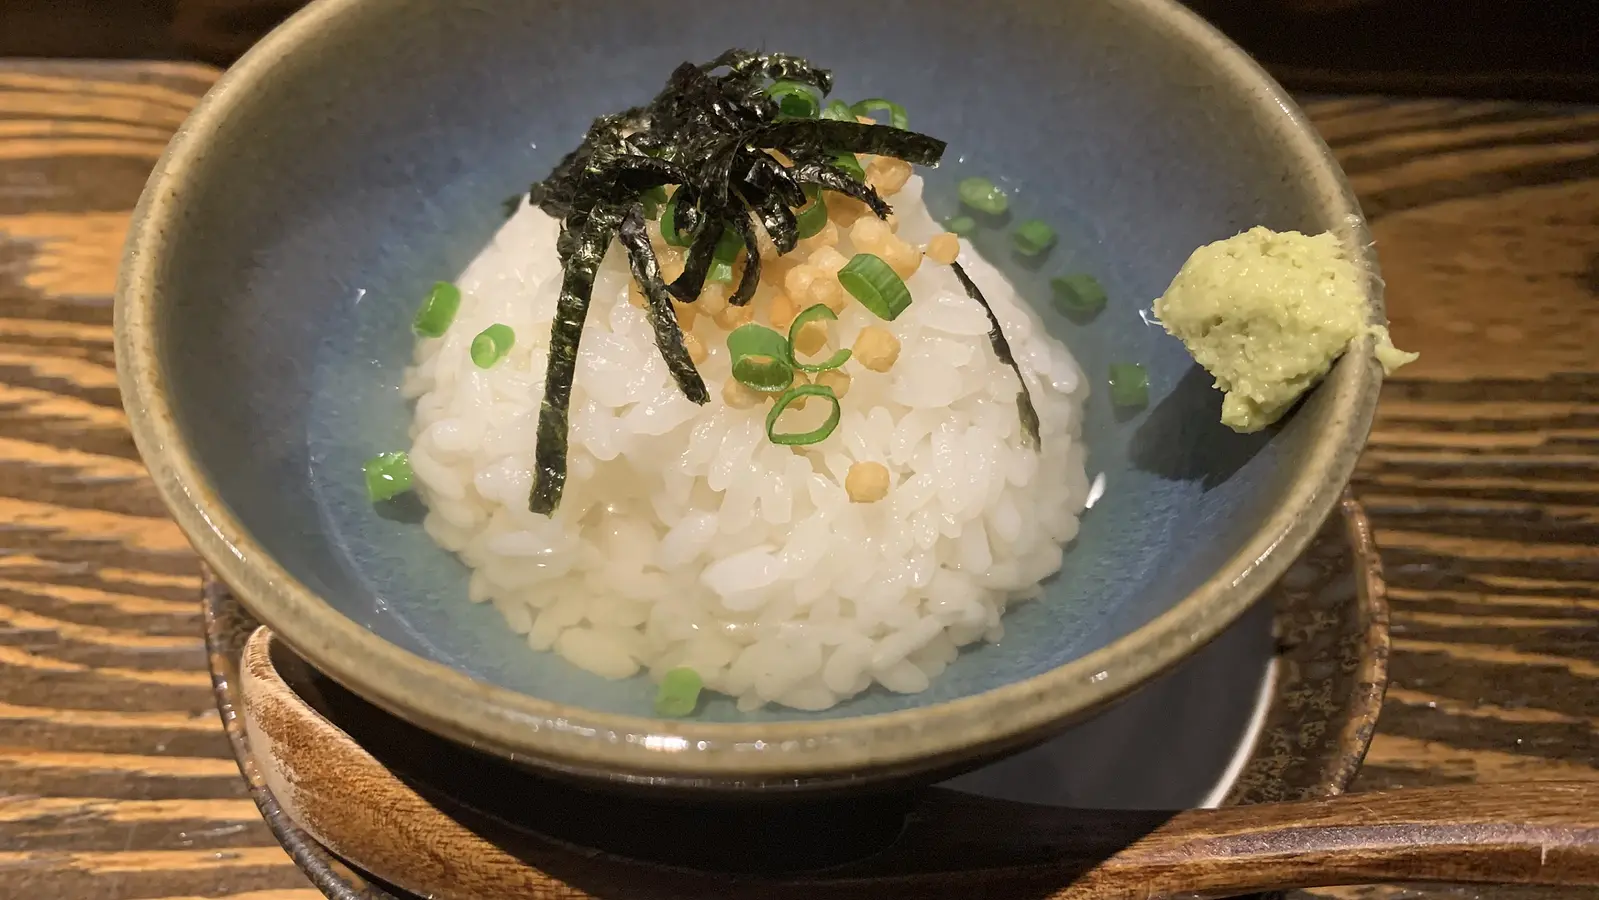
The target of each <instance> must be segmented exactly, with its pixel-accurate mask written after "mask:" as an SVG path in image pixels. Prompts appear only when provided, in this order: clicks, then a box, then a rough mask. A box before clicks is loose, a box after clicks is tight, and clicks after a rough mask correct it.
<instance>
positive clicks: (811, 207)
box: [794, 185, 827, 241]
mask: <svg viewBox="0 0 1599 900" xmlns="http://www.w3.org/2000/svg"><path fill="white" fill-rule="evenodd" d="M805 196H807V197H809V198H811V202H809V203H807V204H805V206H804V207H802V208H801V209H800V210H799V212H797V213H796V214H795V215H794V225H795V234H796V235H798V237H799V239H800V240H802V241H803V240H805V239H806V238H808V237H815V236H816V235H818V234H821V233H822V229H823V228H826V227H827V204H826V203H824V202H823V201H822V192H821V191H820V190H819V189H817V188H816V187H814V186H811V185H806V187H805Z"/></svg>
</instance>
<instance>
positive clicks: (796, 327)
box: [788, 303, 850, 372]
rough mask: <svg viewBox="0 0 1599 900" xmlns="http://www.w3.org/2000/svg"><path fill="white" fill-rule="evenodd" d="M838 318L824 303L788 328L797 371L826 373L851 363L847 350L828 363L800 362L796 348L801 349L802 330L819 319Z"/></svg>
mask: <svg viewBox="0 0 1599 900" xmlns="http://www.w3.org/2000/svg"><path fill="white" fill-rule="evenodd" d="M837 318H838V313H835V312H833V311H832V310H831V309H828V308H827V305H826V304H823V303H818V304H816V305H815V306H812V307H810V308H809V309H806V310H805V311H804V312H802V313H800V314H799V315H797V316H795V317H794V321H793V323H791V324H790V325H789V326H788V346H789V350H790V357H789V358H790V359H792V360H793V361H794V367H795V368H796V369H800V370H802V371H805V372H826V371H827V370H829V369H836V368H838V367H839V366H842V365H843V364H845V363H847V362H849V357H850V351H849V350H847V349H846V350H840V351H838V352H837V353H834V354H833V355H832V356H830V357H828V358H827V361H826V362H820V363H815V364H810V363H803V362H800V360H799V356H798V355H797V350H796V348H797V347H799V335H800V329H801V328H804V327H805V326H806V325H808V324H810V323H811V322H815V321H816V320H817V319H837Z"/></svg>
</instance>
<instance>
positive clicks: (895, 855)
mask: <svg viewBox="0 0 1599 900" xmlns="http://www.w3.org/2000/svg"><path fill="white" fill-rule="evenodd" d="M240 671H241V684H240V687H241V692H242V695H243V697H244V713H245V717H246V725H247V729H248V733H249V738H250V742H251V745H252V747H253V748H254V755H255V758H256V759H257V760H258V761H259V762H260V764H261V767H262V769H263V772H262V774H263V776H264V777H265V779H266V782H267V785H268V787H269V788H270V789H271V790H272V792H273V794H274V795H275V796H276V798H277V800H278V802H279V803H280V804H281V805H282V807H283V809H284V810H285V811H286V812H287V813H288V814H289V815H290V816H291V817H292V818H294V819H295V820H296V821H297V822H298V823H299V824H300V825H301V826H302V827H303V828H305V829H306V830H307V831H308V832H309V833H310V834H311V835H313V836H314V837H316V838H317V839H318V840H319V841H322V842H323V843H325V844H327V845H328V846H329V847H330V849H332V850H334V851H335V852H337V853H339V854H340V855H342V856H344V857H345V858H347V859H349V860H351V861H352V862H354V863H355V864H357V865H359V866H361V867H362V868H364V869H366V870H368V871H370V872H372V873H374V874H376V875H378V876H379V877H381V878H383V879H385V880H388V881H391V882H393V883H395V884H398V885H401V886H403V887H405V888H406V889H407V890H410V891H412V892H415V893H417V894H419V895H422V896H431V897H437V898H441V900H506V898H520V897H530V898H540V900H543V898H579V897H606V898H614V897H630V898H632V897H637V898H646V897H648V898H682V900H691V898H692V900H700V898H706V897H718V898H741V897H748V898H760V900H777V898H786V897H793V898H800V897H804V898H806V900H815V898H871V900H888V898H894V897H903V898H921V897H929V898H931V897H947V896H970V895H972V894H973V893H974V892H976V893H979V894H980V895H982V896H989V897H1026V898H1040V900H1042V898H1051V900H1078V898H1122V897H1126V898H1133V897H1137V898H1141V900H1148V898H1157V897H1166V896H1172V895H1178V894H1181V895H1183V896H1194V897H1221V896H1229V895H1234V894H1239V893H1247V892H1251V891H1260V890H1274V889H1286V888H1292V887H1310V886H1320V885H1333V884H1361V883H1368V882H1374V881H1444V882H1477V883H1502V884H1567V885H1599V784H1590V783H1581V782H1576V783H1566V782H1531V783H1524V784H1491V785H1473V786H1465V787H1450V788H1429V789H1418V790H1402V791H1392V792H1382V793H1365V794H1346V795H1343V796H1339V797H1334V798H1331V799H1326V800H1316V801H1309V802H1300V803H1273V804H1261V805H1255V806H1242V807H1232V808H1223V809H1199V810H1184V811H1179V812H1122V811H1115V812H1111V811H1091V810H1070V809H1059V808H1054V807H1041V806H1031V805H1027V804H1018V803H1006V802H1003V801H995V800H990V799H981V798H975V797H969V796H966V795H963V794H959V793H956V792H953V791H948V790H943V789H936V788H935V789H930V790H927V791H924V792H922V793H921V794H919V795H918V796H916V797H915V798H914V799H913V800H911V799H907V802H908V804H909V808H908V809H906V808H905V807H904V806H896V805H895V800H894V799H893V798H877V799H874V800H869V801H858V802H857V804H856V805H854V806H852V807H849V808H841V807H837V806H833V807H832V808H824V807H823V806H819V805H808V806H796V805H794V804H788V805H783V806H778V805H773V806H771V807H768V808H765V809H763V810H758V811H755V812H753V813H752V812H751V811H749V810H748V809H747V808H739V809H734V808H732V807H729V808H728V809H726V810H723V811H721V812H720V813H717V812H716V811H709V812H707V811H703V810H702V811H699V812H697V813H692V814H689V815H688V816H686V817H685V816H683V815H675V814H674V807H673V806H672V805H671V804H659V805H653V806H649V805H641V804H639V803H638V802H636V801H632V800H621V799H616V800H614V801H613V800H612V799H611V798H606V797H603V796H599V795H593V794H584V793H582V792H581V791H579V790H577V789H575V788H572V787H570V786H565V785H552V784H549V783H547V782H544V781H543V780H541V779H540V780H534V779H532V778H531V777H529V778H527V779H524V778H522V777H521V776H519V775H515V774H508V775H506V776H505V777H504V779H503V781H490V782H487V783H484V784H482V785H481V786H480V788H479V789H477V790H476V791H472V790H468V791H467V792H466V793H464V794H463V793H461V792H460V791H459V790H452V792H451V793H445V792H443V791H440V790H438V789H436V788H434V787H432V786H431V784H430V783H429V780H428V773H429V772H434V773H447V772H451V771H455V772H460V771H463V769H464V767H472V766H485V767H493V766H496V765H497V764H496V763H494V762H493V761H491V760H489V759H488V758H487V757H481V756H478V755H476V754H475V753H473V752H472V751H470V750H467V749H465V748H452V747H451V746H450V745H447V744H445V743H444V742H442V741H440V742H436V743H435V742H431V741H430V742H428V743H427V746H426V747H418V746H416V745H415V744H414V743H413V744H412V746H410V747H405V746H393V745H389V746H381V747H375V748H373V752H369V751H368V749H366V748H363V746H362V745H361V744H358V743H357V742H356V741H355V740H353V739H352V738H351V737H350V736H349V735H348V734H346V733H345V732H344V731H342V730H340V729H339V728H338V727H336V726H335V725H333V724H332V723H331V722H330V721H329V720H328V719H327V718H325V717H324V716H323V715H322V714H321V713H320V712H319V711H318V710H317V709H316V708H314V707H313V705H312V703H311V702H308V700H307V698H305V697H303V696H301V694H300V693H298V692H296V691H295V690H294V689H293V688H292V687H290V685H289V683H288V682H287V681H285V679H284V677H283V675H282V673H280V672H279V670H278V667H277V664H276V661H275V654H274V653H273V638H272V634H271V633H270V632H269V631H267V630H266V629H265V628H262V629H259V630H257V631H256V632H255V633H254V634H253V635H252V636H251V638H250V640H249V641H248V643H247V644H246V646H245V651H244V658H243V660H242V664H241V667H240ZM369 743H370V741H369ZM374 752H376V753H379V754H381V755H382V756H383V758H384V759H383V761H382V762H380V761H379V759H378V758H377V757H376V756H374V755H373V753H374ZM505 771H506V772H507V773H514V770H510V769H506V770H505ZM619 808H620V809H621V810H623V811H622V812H619V811H618V809H619ZM675 811H676V812H677V813H681V807H677V808H676V810H675ZM529 822H533V823H538V824H539V825H540V826H541V830H534V828H533V827H530V825H529V824H528V823H529ZM545 826H547V827H548V829H549V830H555V831H558V833H559V837H556V836H551V835H550V834H549V833H546V830H544V827H545ZM689 829H697V833H695V832H693V831H690V830H689ZM843 831H848V832H850V833H849V834H841V832H843ZM763 832H764V833H763ZM818 832H826V833H818ZM574 835H576V836H578V837H577V838H574V837H573V836H574ZM874 837H875V838H876V839H877V840H876V842H875V843H874ZM574 840H577V841H578V842H580V843H582V844H585V845H588V846H577V845H575V844H574V843H573V841H574ZM847 844H853V845H856V846H864V847H866V848H867V851H868V852H867V855H865V856H864V857H860V858H855V859H848V857H847V851H846V850H844V847H845V845H847ZM768 846H772V847H775V853H774V855H773V856H772V859H776V858H778V857H779V856H781V857H783V858H785V859H787V860H789V861H791V862H792V861H796V860H797V861H799V863H800V864H813V865H818V866H823V865H826V866H827V867H825V868H818V869H814V870H811V871H804V872H797V873H774V872H772V871H770V868H769V865H768V864H766V862H764V861H763V859H762V857H763V854H764V850H763V848H766V847H768ZM646 848H653V849H646ZM662 848H668V849H666V850H664V851H663V850H662ZM673 848H675V849H673ZM729 848H731V849H732V850H733V851H734V853H735V855H734V856H732V857H730V858H729V859H731V860H734V861H737V862H738V863H742V865H738V870H741V872H740V874H726V873H725V871H717V869H724V870H725V869H726V868H727V865H726V864H727V860H721V861H717V860H714V859H712V858H711V857H708V856H706V854H712V853H716V852H719V851H724V850H727V849H729ZM840 853H845V854H846V855H845V856H839V855H838V854H840ZM650 855H654V856H656V857H658V858H660V859H661V860H662V862H646V861H643V859H641V858H640V857H646V858H647V857H648V856H650ZM839 859H846V860H848V861H844V862H841V863H838V864H835V865H827V863H829V862H836V861H837V860H839ZM666 860H670V861H671V862H672V863H676V864H677V865H669V864H666V862H665V861H666ZM685 864H686V865H693V866H696V868H695V869H685V868H681V867H680V866H682V865H685ZM699 867H704V868H699ZM763 869H765V870H766V871H762V870H763Z"/></svg>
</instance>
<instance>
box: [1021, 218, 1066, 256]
mask: <svg viewBox="0 0 1599 900" xmlns="http://www.w3.org/2000/svg"><path fill="white" fill-rule="evenodd" d="M1010 237H1011V240H1012V241H1013V242H1015V244H1016V252H1017V253H1020V254H1021V255H1023V256H1037V255H1038V254H1040V253H1043V252H1044V251H1045V250H1048V249H1049V248H1051V247H1053V246H1055V229H1053V228H1051V227H1049V223H1048V222H1043V221H1040V220H1038V219H1028V220H1027V221H1025V222H1023V223H1022V224H1020V225H1017V226H1016V230H1015V231H1012V232H1011V234H1010Z"/></svg>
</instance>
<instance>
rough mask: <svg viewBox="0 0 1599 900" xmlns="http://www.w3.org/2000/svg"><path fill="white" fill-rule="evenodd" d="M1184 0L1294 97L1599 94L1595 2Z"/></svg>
mask: <svg viewBox="0 0 1599 900" xmlns="http://www.w3.org/2000/svg"><path fill="white" fill-rule="evenodd" d="M441 2H444V0H441ZM1189 4H1190V5H1191V6H1193V7H1194V8H1195V9H1198V10H1199V11H1200V12H1201V13H1203V14H1204V15H1205V16H1207V17H1208V18H1210V19H1211V21H1213V22H1215V23H1216V24H1217V25H1218V26H1220V27H1221V29H1222V30H1223V31H1225V32H1227V33H1228V34H1230V35H1231V36H1232V37H1233V38H1234V39H1235V40H1237V41H1238V42H1239V43H1241V44H1243V45H1244V47H1245V48H1246V49H1248V50H1249V51H1250V52H1251V53H1252V54H1254V55H1255V57H1256V58H1258V59H1260V60H1261V61H1262V62H1263V63H1265V64H1266V66H1267V68H1269V69H1271V70H1272V71H1273V73H1274V74H1275V75H1276V76H1277V77H1278V78H1279V79H1280V80H1282V81H1283V82H1284V83H1285V84H1287V85H1288V86H1289V87H1291V88H1295V89H1299V90H1309V91H1317V90H1326V91H1340V92H1351V91H1377V92H1386V93H1418V94H1431V95H1449V94H1453V95H1459V96H1496V97H1519V98H1540V99H1566V100H1588V101H1596V100H1599V0H1189ZM299 5H301V4H300V0H0V56H73V57H107V58H145V59H197V60H202V61H205V62H210V63H214V64H217V65H226V64H227V63H229V62H230V61H232V60H233V59H235V58H236V57H237V56H238V55H239V54H240V53H242V52H243V51H244V50H245V49H246V48H248V47H249V46H250V44H251V43H253V42H254V41H255V40H256V39H258V38H259V37H260V36H261V35H262V34H264V33H266V31H267V30H268V29H270V28H271V27H272V26H273V25H274V24H276V23H277V22H278V21H280V20H281V19H282V18H283V17H284V16H286V15H287V14H288V13H290V12H292V11H293V10H294V9H295V8H297V7H298V6H299Z"/></svg>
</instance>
